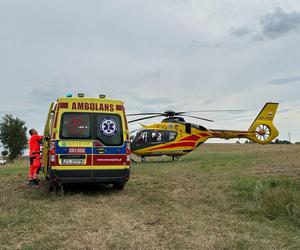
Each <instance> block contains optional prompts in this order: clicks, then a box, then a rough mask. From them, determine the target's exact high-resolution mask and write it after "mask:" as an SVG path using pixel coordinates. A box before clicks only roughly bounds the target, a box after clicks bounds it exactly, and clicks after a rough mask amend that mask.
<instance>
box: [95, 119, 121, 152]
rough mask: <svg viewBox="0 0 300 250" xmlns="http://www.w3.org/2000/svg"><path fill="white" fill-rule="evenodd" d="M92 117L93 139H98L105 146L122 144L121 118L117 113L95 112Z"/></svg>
mask: <svg viewBox="0 0 300 250" xmlns="http://www.w3.org/2000/svg"><path fill="white" fill-rule="evenodd" d="M94 117H95V118H94V139H99V140H100V141H101V142H102V143H103V144H104V145H106V146H118V145H122V144H123V130H122V120H121V117H120V116H119V115H114V114H95V115H94ZM95 137H96V138H95Z"/></svg>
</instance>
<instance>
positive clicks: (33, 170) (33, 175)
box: [28, 155, 41, 180]
mask: <svg viewBox="0 0 300 250" xmlns="http://www.w3.org/2000/svg"><path fill="white" fill-rule="evenodd" d="M40 167H41V157H40V155H35V156H30V167H29V173H28V179H29V180H34V179H37V178H38V171H39V168H40Z"/></svg>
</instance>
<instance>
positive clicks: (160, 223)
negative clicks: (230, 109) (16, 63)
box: [0, 144, 300, 249]
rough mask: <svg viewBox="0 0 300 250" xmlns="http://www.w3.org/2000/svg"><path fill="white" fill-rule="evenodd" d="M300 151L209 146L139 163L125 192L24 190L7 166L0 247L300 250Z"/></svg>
mask: <svg viewBox="0 0 300 250" xmlns="http://www.w3.org/2000/svg"><path fill="white" fill-rule="evenodd" d="M299 153H300V146H297V145H293V146H290V145H286V146H281V145H268V146H258V145H235V144H234V145H231V144H230V145H225V144H222V145H216V144H209V145H208V144H206V145H204V146H202V147H200V148H199V149H198V150H197V151H195V152H193V153H191V154H188V155H187V156H185V157H183V158H181V159H180V160H179V161H174V162H173V161H170V160H169V158H164V157H163V158H153V159H149V161H147V162H146V163H144V164H141V163H134V164H133V165H132V174H131V178H130V181H129V182H128V184H127V185H126V186H125V189H124V190H123V191H116V190H113V189H112V188H111V187H98V186H75V187H74V186H73V187H67V188H66V189H65V196H64V197H61V196H59V195H57V196H54V195H53V193H48V192H47V183H46V182H44V183H43V185H42V187H41V188H39V189H29V188H27V187H26V185H25V184H26V175H27V162H26V161H24V160H21V161H16V162H15V163H14V164H10V165H7V166H4V167H0V242H1V244H0V249H299V248H300V237H299V235H300V224H299V218H300V216H299V201H300V199H299V193H300V192H299V191H300V190H299V189H300V184H299V172H300V165H299V162H300V154H299Z"/></svg>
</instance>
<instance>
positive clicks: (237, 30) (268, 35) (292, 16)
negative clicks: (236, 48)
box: [229, 8, 300, 41]
mask: <svg viewBox="0 0 300 250" xmlns="http://www.w3.org/2000/svg"><path fill="white" fill-rule="evenodd" d="M299 31H300V12H299V11H291V12H288V11H285V10H283V9H282V8H276V9H275V10H273V11H272V12H269V13H266V14H265V15H263V16H261V17H260V18H259V23H258V25H257V27H256V28H249V27H247V26H231V27H230V29H229V32H230V34H231V35H232V36H236V37H245V36H250V37H251V38H252V40H255V41H262V40H264V39H276V38H279V37H282V36H284V35H286V34H288V33H291V32H295V33H298V32H299Z"/></svg>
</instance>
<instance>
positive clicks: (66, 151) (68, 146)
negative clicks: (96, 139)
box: [58, 112, 93, 178]
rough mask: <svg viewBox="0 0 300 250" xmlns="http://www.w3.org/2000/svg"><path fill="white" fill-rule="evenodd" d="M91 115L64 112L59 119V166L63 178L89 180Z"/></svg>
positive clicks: (90, 172)
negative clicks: (62, 171)
mask: <svg viewBox="0 0 300 250" xmlns="http://www.w3.org/2000/svg"><path fill="white" fill-rule="evenodd" d="M92 121H93V114H92V113H88V112H64V113H62V117H61V126H60V139H61V140H60V141H59V142H58V148H59V165H60V166H61V167H60V168H61V169H63V170H64V173H65V175H66V176H65V177H69V176H71V177H74V178H91V177H92V165H93V163H92V161H93V159H92V155H93V123H92Z"/></svg>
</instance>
